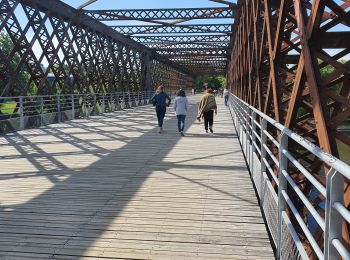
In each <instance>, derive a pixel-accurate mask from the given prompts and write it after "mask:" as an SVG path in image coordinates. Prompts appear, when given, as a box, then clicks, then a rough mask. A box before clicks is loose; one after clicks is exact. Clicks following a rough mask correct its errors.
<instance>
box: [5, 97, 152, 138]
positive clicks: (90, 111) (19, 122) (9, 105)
mask: <svg viewBox="0 0 350 260" xmlns="http://www.w3.org/2000/svg"><path fill="white" fill-rule="evenodd" d="M152 95H153V92H150V91H143V92H115V93H91V94H69V95H50V96H20V97H0V133H1V132H2V133H6V132H11V131H17V130H23V129H26V128H35V127H40V126H44V125H48V124H52V123H59V122H63V121H67V120H73V119H76V118H84V117H89V116H91V115H98V114H103V113H106V112H113V111H116V110H121V109H126V108H132V107H136V106H140V105H146V104H148V103H149V99H150V97H151V96H152Z"/></svg>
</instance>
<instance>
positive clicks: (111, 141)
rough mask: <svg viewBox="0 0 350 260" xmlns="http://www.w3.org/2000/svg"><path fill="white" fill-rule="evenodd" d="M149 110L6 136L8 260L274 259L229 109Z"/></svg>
mask: <svg viewBox="0 0 350 260" xmlns="http://www.w3.org/2000/svg"><path fill="white" fill-rule="evenodd" d="M190 100H191V108H190V114H189V116H188V118H187V125H188V129H187V130H186V136H185V137H180V136H179V135H178V134H177V133H176V121H175V118H174V116H173V113H172V112H170V113H169V112H168V117H167V121H166V123H165V133H164V134H163V135H159V134H158V133H157V131H156V128H155V116H154V112H153V108H152V107H150V106H147V107H142V108H136V109H134V110H128V111H119V112H116V113H113V114H105V115H104V116H96V117H93V118H91V119H89V120H85V119H82V120H74V121H70V122H67V123H62V124H57V125H50V126H47V127H45V128H41V129H34V130H25V131H21V132H18V133H14V134H9V135H6V136H3V137H1V138H0V166H1V167H0V187H1V189H0V259H186V260H191V259H198V260H199V259H200V260H203V259H215V260H216V259H218V260H219V259H274V255H273V252H272V249H271V246H270V241H269V238H268V235H267V232H266V228H265V225H264V222H263V219H262V216H261V212H260V209H259V206H258V202H257V199H256V196H255V192H254V189H253V186H252V183H251V180H250V178H249V174H248V172H247V169H246V165H245V162H244V159H243V155H242V153H241V150H240V146H239V142H238V140H237V138H236V133H235V130H234V127H233V123H232V119H231V117H230V113H229V110H228V109H227V108H226V107H224V106H223V105H222V104H221V103H222V102H223V101H222V99H220V98H218V103H220V104H221V105H220V107H219V114H218V117H217V118H216V122H215V127H214V131H215V133H214V134H213V135H212V134H206V133H205V132H204V130H203V126H202V124H199V123H196V122H195V116H196V108H197V107H196V103H197V102H198V97H194V98H193V97H192V98H190Z"/></svg>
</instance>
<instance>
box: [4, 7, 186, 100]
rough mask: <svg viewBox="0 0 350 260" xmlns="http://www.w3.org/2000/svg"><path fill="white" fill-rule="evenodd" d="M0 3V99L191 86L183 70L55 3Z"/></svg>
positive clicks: (148, 49) (82, 15)
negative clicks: (175, 84)
mask: <svg viewBox="0 0 350 260" xmlns="http://www.w3.org/2000/svg"><path fill="white" fill-rule="evenodd" d="M0 3H1V4H0V33H1V34H0V36H1V39H2V43H1V45H0V95H1V96H18V95H28V93H30V94H31V95H40V94H57V93H91V92H95V93H104V92H112V91H138V90H145V89H152V88H153V87H154V86H155V85H157V84H164V85H173V86H174V82H182V84H183V86H192V84H193V74H192V73H191V71H189V70H188V69H187V68H185V67H183V66H181V65H179V64H177V63H175V62H173V61H171V60H170V59H168V58H167V57H165V56H162V55H160V54H158V53H157V52H156V51H155V50H153V49H151V48H148V47H146V46H144V45H143V44H141V43H137V42H136V41H134V40H131V39H130V38H128V37H126V36H124V35H122V34H120V33H118V32H116V31H115V30H113V29H112V28H110V27H108V26H106V25H105V24H103V23H101V22H99V21H97V20H96V19H94V18H91V17H89V16H88V15H86V14H84V13H82V12H81V11H80V10H76V9H74V8H72V7H70V6H68V5H66V4H64V3H62V2H60V1H54V0H48V1H39V0H2V1H0ZM45 64H46V65H45ZM153 65H154V66H155V68H153ZM160 67H161V68H166V70H165V72H164V73H156V72H153V70H155V71H159V68H160ZM177 87H178V86H177Z"/></svg>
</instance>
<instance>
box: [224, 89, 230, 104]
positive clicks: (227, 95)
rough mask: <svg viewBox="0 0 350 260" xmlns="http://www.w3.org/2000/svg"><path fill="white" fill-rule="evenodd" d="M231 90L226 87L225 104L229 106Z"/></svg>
mask: <svg viewBox="0 0 350 260" xmlns="http://www.w3.org/2000/svg"><path fill="white" fill-rule="evenodd" d="M229 95H230V92H229V91H228V89H227V88H225V89H224V100H225V106H227V105H228V104H227V103H228V98H229Z"/></svg>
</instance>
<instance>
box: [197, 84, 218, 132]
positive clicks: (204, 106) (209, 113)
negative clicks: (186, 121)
mask: <svg viewBox="0 0 350 260" xmlns="http://www.w3.org/2000/svg"><path fill="white" fill-rule="evenodd" d="M214 112H215V115H216V114H217V105H216V101H215V97H214V95H213V90H212V89H211V88H207V90H206V93H205V94H204V96H203V97H202V98H201V101H200V102H199V106H198V114H197V120H198V121H200V120H201V118H202V117H203V118H204V128H205V131H206V132H207V133H208V128H209V130H210V132H211V133H214V131H213V124H214Z"/></svg>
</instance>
